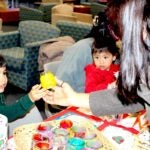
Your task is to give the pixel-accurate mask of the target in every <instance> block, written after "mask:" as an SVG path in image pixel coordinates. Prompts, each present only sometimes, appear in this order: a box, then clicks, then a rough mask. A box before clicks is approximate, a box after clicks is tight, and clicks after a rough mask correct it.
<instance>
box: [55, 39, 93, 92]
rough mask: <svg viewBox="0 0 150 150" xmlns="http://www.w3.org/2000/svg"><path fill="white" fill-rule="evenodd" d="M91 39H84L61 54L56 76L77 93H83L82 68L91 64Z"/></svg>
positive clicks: (83, 75) (83, 79) (83, 76)
mask: <svg viewBox="0 0 150 150" xmlns="http://www.w3.org/2000/svg"><path fill="white" fill-rule="evenodd" d="M93 40H94V39H93V38H86V39H82V40H80V41H78V42H76V43H75V44H74V45H73V46H70V47H68V48H67V49H66V50H65V51H64V54H63V57H62V61H61V63H60V65H59V67H58V69H57V72H56V76H57V77H58V78H59V79H61V80H63V81H65V82H67V83H69V84H70V85H71V87H72V88H73V89H74V90H75V91H77V92H84V84H85V72H84V67H85V66H86V65H87V64H89V63H92V56H91V46H92V43H93Z"/></svg>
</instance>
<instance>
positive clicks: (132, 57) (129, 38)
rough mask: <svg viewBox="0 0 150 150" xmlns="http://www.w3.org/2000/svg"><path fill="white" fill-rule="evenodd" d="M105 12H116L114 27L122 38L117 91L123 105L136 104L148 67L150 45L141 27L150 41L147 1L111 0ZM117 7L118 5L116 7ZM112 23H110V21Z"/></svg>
mask: <svg viewBox="0 0 150 150" xmlns="http://www.w3.org/2000/svg"><path fill="white" fill-rule="evenodd" d="M108 6H109V7H110V10H115V11H116V10H117V9H118V11H117V12H113V11H111V12H110V10H109V8H108V10H109V11H108V12H107V15H108V16H109V17H108V19H110V18H111V17H110V16H111V15H110V13H111V14H113V13H115V17H116V21H115V26H116V27H118V35H119V36H120V37H121V38H122V49H123V51H122V56H121V65H120V74H119V79H118V93H119V97H120V99H121V100H122V102H123V103H124V104H129V103H133V102H135V103H136V100H137V99H139V96H138V93H137V91H138V90H141V89H140V81H141V77H142V73H144V75H145V79H146V83H147V87H148V88H150V85H149V84H150V83H149V82H148V76H149V72H148V67H149V66H150V47H149V46H148V44H146V42H145V41H144V40H145V39H143V28H144V26H146V32H147V38H148V39H149V41H150V1H149V0H110V3H109V5H108ZM116 6H117V8H116ZM112 26H113V23H112Z"/></svg>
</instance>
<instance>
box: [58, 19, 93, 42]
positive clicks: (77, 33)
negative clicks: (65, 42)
mask: <svg viewBox="0 0 150 150" xmlns="http://www.w3.org/2000/svg"><path fill="white" fill-rule="evenodd" d="M56 26H57V27H58V28H59V29H60V30H61V36H66V35H68V36H71V37H72V38H73V39H74V40H75V41H78V40H81V39H83V38H84V37H85V36H86V35H87V34H88V33H89V32H90V31H91V29H92V24H89V23H81V22H73V21H65V20H60V21H58V22H57V23H56Z"/></svg>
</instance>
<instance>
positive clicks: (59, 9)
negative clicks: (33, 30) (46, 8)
mask: <svg viewBox="0 0 150 150" xmlns="http://www.w3.org/2000/svg"><path fill="white" fill-rule="evenodd" d="M73 10H74V8H73V5H71V4H65V3H64V4H58V5H56V6H54V7H53V8H52V12H51V23H52V24H54V25H56V23H57V21H58V20H67V21H73V22H85V23H92V15H91V14H85V13H78V12H73Z"/></svg>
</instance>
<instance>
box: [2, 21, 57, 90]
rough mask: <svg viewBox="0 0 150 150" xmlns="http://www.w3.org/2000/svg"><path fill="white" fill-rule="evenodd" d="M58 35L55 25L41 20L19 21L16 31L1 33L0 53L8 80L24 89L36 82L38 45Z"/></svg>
mask: <svg viewBox="0 0 150 150" xmlns="http://www.w3.org/2000/svg"><path fill="white" fill-rule="evenodd" d="M59 35H60V30H59V29H58V28H57V27H55V26H53V25H51V24H49V23H45V22H41V21H21V22H20V23H19V28H18V31H12V32H4V33H1V34H0V54H2V55H3V56H4V58H5V59H6V62H7V65H8V77H9V82H10V83H12V84H14V85H16V86H17V87H20V88H21V89H23V90H26V91H27V90H28V89H29V88H31V86H33V85H34V84H36V83H37V82H38V81H39V72H38V61H37V60H38V52H39V47H40V45H41V44H42V43H43V42H44V40H47V39H51V38H55V37H58V36H59Z"/></svg>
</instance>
